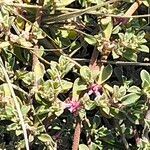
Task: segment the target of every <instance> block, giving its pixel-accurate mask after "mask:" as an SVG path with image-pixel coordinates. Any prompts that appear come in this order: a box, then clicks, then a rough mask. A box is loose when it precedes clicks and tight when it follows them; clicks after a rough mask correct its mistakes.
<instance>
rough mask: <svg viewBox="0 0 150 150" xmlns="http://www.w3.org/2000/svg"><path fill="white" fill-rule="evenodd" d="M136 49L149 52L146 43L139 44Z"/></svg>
mask: <svg viewBox="0 0 150 150" xmlns="http://www.w3.org/2000/svg"><path fill="white" fill-rule="evenodd" d="M138 50H139V51H141V52H145V53H149V48H148V46H146V45H140V47H139V48H138Z"/></svg>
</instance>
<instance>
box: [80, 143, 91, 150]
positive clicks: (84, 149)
mask: <svg viewBox="0 0 150 150" xmlns="http://www.w3.org/2000/svg"><path fill="white" fill-rule="evenodd" d="M79 150H89V148H88V147H87V146H86V145H85V144H80V145H79Z"/></svg>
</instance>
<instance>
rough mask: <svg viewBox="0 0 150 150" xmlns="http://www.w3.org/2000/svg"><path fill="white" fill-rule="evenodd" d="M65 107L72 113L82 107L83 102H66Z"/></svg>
mask: <svg viewBox="0 0 150 150" xmlns="http://www.w3.org/2000/svg"><path fill="white" fill-rule="evenodd" d="M64 106H65V108H67V109H68V110H69V111H70V112H71V113H75V112H77V111H78V110H79V109H80V108H81V104H80V102H79V101H69V103H65V105H64Z"/></svg>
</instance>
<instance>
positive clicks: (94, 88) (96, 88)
mask: <svg viewBox="0 0 150 150" xmlns="http://www.w3.org/2000/svg"><path fill="white" fill-rule="evenodd" d="M91 94H94V95H96V96H100V95H102V87H101V86H100V85H98V84H92V85H91V86H90V88H89V91H88V95H91Z"/></svg>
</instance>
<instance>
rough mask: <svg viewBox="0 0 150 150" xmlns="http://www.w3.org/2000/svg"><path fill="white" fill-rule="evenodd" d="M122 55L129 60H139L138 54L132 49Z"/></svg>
mask: <svg viewBox="0 0 150 150" xmlns="http://www.w3.org/2000/svg"><path fill="white" fill-rule="evenodd" d="M122 56H123V57H124V58H126V59H127V60H129V61H134V62H136V61H137V54H135V53H134V52H133V51H132V50H127V51H126V52H124V53H123V55H122Z"/></svg>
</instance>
